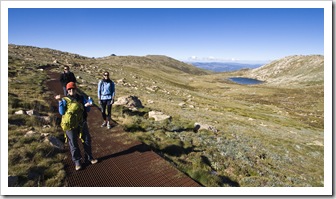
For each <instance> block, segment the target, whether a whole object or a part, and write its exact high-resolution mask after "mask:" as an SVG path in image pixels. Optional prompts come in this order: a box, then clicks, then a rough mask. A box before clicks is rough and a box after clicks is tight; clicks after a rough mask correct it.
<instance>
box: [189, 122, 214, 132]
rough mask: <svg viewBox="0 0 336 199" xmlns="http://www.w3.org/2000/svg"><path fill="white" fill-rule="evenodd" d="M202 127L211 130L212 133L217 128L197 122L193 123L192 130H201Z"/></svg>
mask: <svg viewBox="0 0 336 199" xmlns="http://www.w3.org/2000/svg"><path fill="white" fill-rule="evenodd" d="M202 129H205V130H208V131H212V132H214V133H217V132H218V130H217V129H216V128H215V127H214V126H210V125H208V124H200V123H197V122H196V123H195V124H194V132H198V131H199V130H202Z"/></svg>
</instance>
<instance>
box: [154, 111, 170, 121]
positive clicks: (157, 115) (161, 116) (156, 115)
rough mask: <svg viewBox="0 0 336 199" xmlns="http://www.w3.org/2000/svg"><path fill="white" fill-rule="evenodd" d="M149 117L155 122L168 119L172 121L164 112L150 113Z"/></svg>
mask: <svg viewBox="0 0 336 199" xmlns="http://www.w3.org/2000/svg"><path fill="white" fill-rule="evenodd" d="M148 117H149V118H154V120H155V121H162V120H166V119H170V118H171V116H169V115H165V114H164V113H162V112H159V111H150V112H148Z"/></svg>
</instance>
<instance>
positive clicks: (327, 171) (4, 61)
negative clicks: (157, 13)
mask: <svg viewBox="0 0 336 199" xmlns="http://www.w3.org/2000/svg"><path fill="white" fill-rule="evenodd" d="M8 8H324V87H325V89H324V100H325V101H324V102H325V105H324V106H325V108H324V187H299V188H288V187H274V188H264V187H257V188H255V187H253V188H249V187H237V188H232V187H230V188H223V187H221V188H217V187H204V188H153V187H141V188H140V187H134V188H133V187H109V188H102V187H98V188H87V187H76V188H70V187H57V188H46V187H30V188H27V187H8V180H7V178H6V177H5V176H7V175H8V107H7V105H8V81H7V80H8V76H7V75H5V74H8ZM331 88H332V1H1V97H2V98H1V176H2V178H1V195H179V196H182V195H199V196H200V195H332V177H333V176H332V163H333V162H332V158H333V157H332V141H333V140H332V132H333V129H332V108H331V107H332V97H333V96H332V89H331ZM6 96H7V97H6Z"/></svg>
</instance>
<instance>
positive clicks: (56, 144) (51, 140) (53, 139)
mask: <svg viewBox="0 0 336 199" xmlns="http://www.w3.org/2000/svg"><path fill="white" fill-rule="evenodd" d="M44 141H45V142H49V144H50V145H51V146H53V147H54V148H57V149H61V150H63V149H64V143H63V142H61V141H60V140H59V139H57V138H56V137H55V136H49V137H46V138H45V140H44Z"/></svg>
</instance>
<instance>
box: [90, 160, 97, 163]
mask: <svg viewBox="0 0 336 199" xmlns="http://www.w3.org/2000/svg"><path fill="white" fill-rule="evenodd" d="M90 162H91V164H96V163H97V162H98V160H97V159H93V160H91V161H90Z"/></svg>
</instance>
